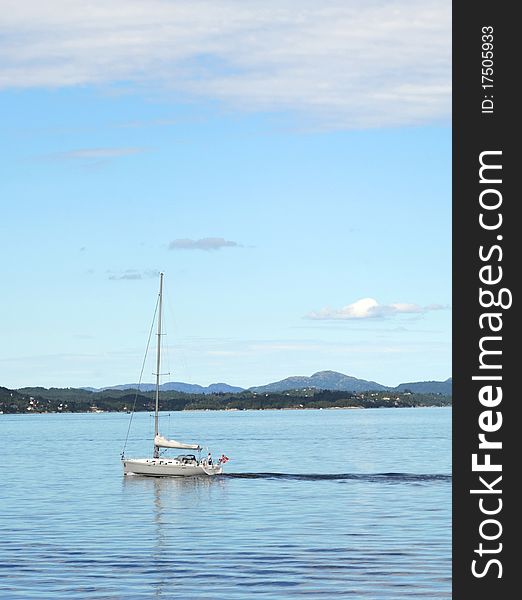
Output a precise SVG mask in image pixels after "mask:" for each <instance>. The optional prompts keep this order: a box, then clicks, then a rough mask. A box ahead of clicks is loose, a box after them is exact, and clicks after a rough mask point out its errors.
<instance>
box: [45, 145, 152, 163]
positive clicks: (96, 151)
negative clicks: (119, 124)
mask: <svg viewBox="0 0 522 600" xmlns="http://www.w3.org/2000/svg"><path fill="white" fill-rule="evenodd" d="M146 151H147V149H146V148H139V147H128V148H79V149H77V150H67V151H66V152H55V153H54V154H48V155H46V156H45V157H44V158H49V159H54V160H78V161H86V162H90V161H102V160H107V159H110V158H119V157H120V156H131V155H133V154H141V153H142V152H146Z"/></svg>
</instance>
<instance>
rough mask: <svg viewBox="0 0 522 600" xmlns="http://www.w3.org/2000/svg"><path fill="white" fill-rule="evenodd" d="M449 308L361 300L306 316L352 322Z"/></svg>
mask: <svg viewBox="0 0 522 600" xmlns="http://www.w3.org/2000/svg"><path fill="white" fill-rule="evenodd" d="M444 308H447V307H446V306H443V305H441V304H430V305H429V306H419V305H418V304H411V303H404V302H397V303H395V304H379V303H378V302H377V300H375V299H374V298H361V299H360V300H357V301H356V302H353V303H352V304H347V305H346V306H343V307H342V308H322V309H321V310H317V311H312V312H310V313H308V314H307V315H306V318H308V319H316V320H337V321H338V320H351V319H375V318H381V319H382V318H386V317H393V316H395V315H401V314H419V313H426V312H428V311H432V310H442V309H444Z"/></svg>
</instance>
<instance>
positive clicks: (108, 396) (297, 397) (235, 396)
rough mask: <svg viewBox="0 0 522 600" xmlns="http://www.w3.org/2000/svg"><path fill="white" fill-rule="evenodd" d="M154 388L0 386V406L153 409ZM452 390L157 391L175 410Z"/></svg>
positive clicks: (371, 399)
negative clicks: (145, 390) (205, 392)
mask: <svg viewBox="0 0 522 600" xmlns="http://www.w3.org/2000/svg"><path fill="white" fill-rule="evenodd" d="M154 403H155V397H154V392H144V393H143V392H136V391H134V390H107V391H105V392H91V391H87V390H82V389H75V388H50V389H47V388H41V387H36V388H21V389H19V390H9V389H7V388H2V387H0V412H1V413H4V414H13V413H60V412H68V413H75V412H76V413H77V412H132V411H136V412H143V411H153V410H154ZM451 403H452V398H451V396H444V395H441V394H420V393H412V392H410V391H408V390H405V391H404V392H400V393H397V392H394V393H390V392H364V393H361V392H358V393H355V392H344V391H333V390H319V389H312V388H306V389H301V390H291V391H285V392H272V393H259V392H252V391H243V392H239V393H215V394H186V393H183V392H161V393H160V408H161V410H164V411H179V410H264V409H265V410H266V409H306V408H316V409H317V408H383V407H388V408H406V407H420V406H451Z"/></svg>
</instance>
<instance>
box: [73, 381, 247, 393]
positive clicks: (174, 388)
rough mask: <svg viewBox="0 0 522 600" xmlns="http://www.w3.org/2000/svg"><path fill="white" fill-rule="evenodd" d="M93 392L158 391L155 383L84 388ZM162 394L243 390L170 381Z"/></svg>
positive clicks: (219, 384)
mask: <svg viewBox="0 0 522 600" xmlns="http://www.w3.org/2000/svg"><path fill="white" fill-rule="evenodd" d="M82 389H84V390H89V391H92V392H104V391H106V390H137V389H139V390H140V392H152V391H154V390H155V389H156V385H155V384H154V383H142V384H141V385H139V384H138V383H124V384H122V385H113V386H110V387H105V388H99V389H96V388H82ZM160 391H162V392H184V393H185V394H220V393H229V394H235V393H237V392H242V391H243V388H240V387H236V386H233V385H228V383H211V384H210V385H208V386H206V387H205V386H202V385H198V384H196V383H183V382H181V381H169V382H167V383H162V384H161V385H160Z"/></svg>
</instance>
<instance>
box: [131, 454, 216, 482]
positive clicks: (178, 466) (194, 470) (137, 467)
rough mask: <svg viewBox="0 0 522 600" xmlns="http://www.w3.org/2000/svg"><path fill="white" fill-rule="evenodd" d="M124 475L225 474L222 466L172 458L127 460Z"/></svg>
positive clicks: (188, 475)
mask: <svg viewBox="0 0 522 600" xmlns="http://www.w3.org/2000/svg"><path fill="white" fill-rule="evenodd" d="M122 462H123V473H124V475H131V474H133V475H146V476H149V477H194V476H196V475H203V476H209V477H210V476H213V475H220V474H221V473H223V467H222V466H221V465H204V464H201V463H200V464H183V463H181V462H180V461H178V460H176V459H171V458H125V459H123V461H122Z"/></svg>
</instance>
